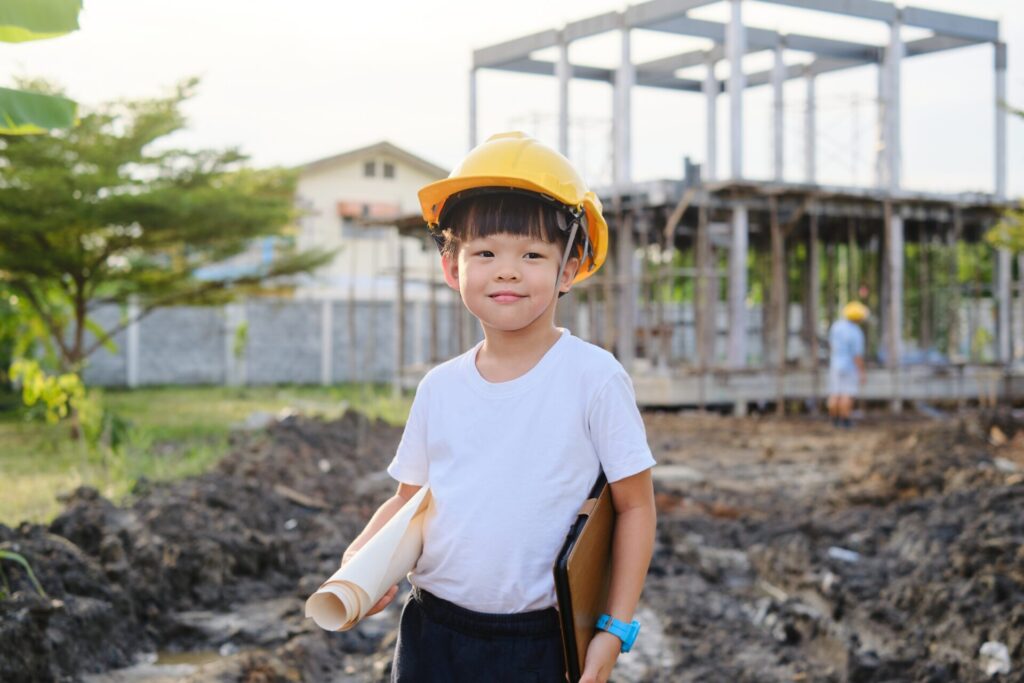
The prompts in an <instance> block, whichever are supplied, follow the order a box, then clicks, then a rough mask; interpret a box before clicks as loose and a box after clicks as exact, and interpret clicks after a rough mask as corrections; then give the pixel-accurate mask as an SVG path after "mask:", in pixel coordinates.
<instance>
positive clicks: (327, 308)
mask: <svg viewBox="0 0 1024 683" xmlns="http://www.w3.org/2000/svg"><path fill="white" fill-rule="evenodd" d="M333 332H334V301H333V300H332V299H329V298H328V299H324V300H323V301H321V302H320V384H322V385H324V386H327V385H328V384H330V383H331V375H332V374H333V372H334V370H333V363H334V334H333Z"/></svg>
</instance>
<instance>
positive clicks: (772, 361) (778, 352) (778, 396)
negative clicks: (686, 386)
mask: <svg viewBox="0 0 1024 683" xmlns="http://www.w3.org/2000/svg"><path fill="white" fill-rule="evenodd" d="M769 211H770V214H771V215H770V216H769V222H770V225H771V290H770V291H771V297H770V298H771V310H770V311H769V314H770V315H769V318H768V319H769V320H770V322H771V334H770V336H769V338H770V340H771V346H770V351H769V353H770V355H769V356H768V357H767V360H768V364H769V365H770V366H771V367H773V368H774V369H775V382H776V384H775V412H776V413H777V414H779V415H784V414H785V412H786V403H785V396H784V387H783V379H784V373H785V371H786V337H787V334H788V327H789V325H788V321H787V320H786V319H787V318H788V315H787V313H788V310H789V305H788V304H789V302H788V299H789V296H788V295H787V293H786V236H785V234H784V233H783V231H782V226H781V225H780V224H779V206H778V200H777V199H776V198H775V197H774V196H773V197H771V198H770V199H769Z"/></svg>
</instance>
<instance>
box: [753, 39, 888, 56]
mask: <svg viewBox="0 0 1024 683" xmlns="http://www.w3.org/2000/svg"><path fill="white" fill-rule="evenodd" d="M783 37H784V38H785V41H786V47H787V48H788V49H790V50H800V51H802V52H813V53H814V54H816V55H819V56H825V57H838V58H840V59H861V60H865V61H878V47H877V46H876V45H867V44H865V43H852V42H850V41H847V40H833V39H832V38H818V37H815V36H805V35H800V34H796V33H787V34H784V36H783ZM776 42H778V41H777V40H776ZM772 47H774V44H773V45H772Z"/></svg>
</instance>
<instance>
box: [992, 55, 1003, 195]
mask: <svg viewBox="0 0 1024 683" xmlns="http://www.w3.org/2000/svg"><path fill="white" fill-rule="evenodd" d="M995 69H996V88H995V90H996V101H995V115H996V125H995V132H996V139H995V156H994V159H995V166H996V167H995V194H996V199H1006V43H996V44H995Z"/></svg>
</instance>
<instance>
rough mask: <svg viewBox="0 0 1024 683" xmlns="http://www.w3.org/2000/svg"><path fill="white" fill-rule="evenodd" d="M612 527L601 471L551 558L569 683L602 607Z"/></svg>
mask: <svg viewBox="0 0 1024 683" xmlns="http://www.w3.org/2000/svg"><path fill="white" fill-rule="evenodd" d="M614 530H615V508H614V507H613V506H612V497H611V489H610V487H609V486H608V480H607V479H606V478H605V476H604V472H601V474H600V475H599V476H598V478H597V482H595V483H594V486H593V488H592V489H591V491H590V495H589V496H588V497H587V500H586V501H585V502H584V504H583V506H582V507H581V508H580V512H579V514H578V515H577V517H576V520H575V521H574V522H573V524H572V527H571V528H570V529H569V534H568V536H567V537H566V539H565V544H564V545H563V546H562V550H561V552H559V553H558V559H557V560H556V561H555V595H556V597H557V599H558V616H559V621H560V625H561V630H562V652H563V654H564V656H565V669H566V674H567V675H568V678H569V683H578V681H579V679H580V676H581V675H582V672H583V662H584V658H585V657H586V654H587V645H589V644H590V640H591V639H592V638H593V637H594V632H595V631H596V623H597V618H598V616H599V615H600V614H601V613H603V612H604V611H605V609H606V603H607V600H608V584H609V582H610V580H611V573H612V572H611V569H612V553H611V550H612V535H613V533H614Z"/></svg>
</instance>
